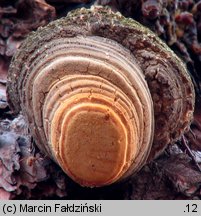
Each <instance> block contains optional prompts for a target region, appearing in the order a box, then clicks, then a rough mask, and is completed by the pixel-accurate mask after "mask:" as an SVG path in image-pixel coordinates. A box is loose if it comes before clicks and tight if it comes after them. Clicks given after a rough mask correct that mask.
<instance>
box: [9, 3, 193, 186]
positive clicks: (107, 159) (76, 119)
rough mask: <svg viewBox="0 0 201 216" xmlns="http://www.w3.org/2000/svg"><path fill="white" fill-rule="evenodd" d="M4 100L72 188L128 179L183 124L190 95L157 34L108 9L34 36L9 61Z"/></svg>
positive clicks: (79, 14)
mask: <svg viewBox="0 0 201 216" xmlns="http://www.w3.org/2000/svg"><path fill="white" fill-rule="evenodd" d="M8 81H9V83H8V89H7V92H8V98H9V102H10V106H11V108H13V110H14V111H15V112H16V113H19V112H20V111H21V110H22V112H23V114H24V115H25V117H26V119H27V121H28V124H29V128H30V131H31V134H32V136H33V138H34V140H35V142H36V144H37V145H38V147H39V148H40V149H41V150H42V151H44V152H45V153H46V154H48V155H49V156H50V157H51V158H52V159H53V160H55V162H57V163H58V164H59V165H60V166H61V168H62V169H63V170H64V171H65V172H66V173H67V174H68V175H69V176H70V177H71V178H72V179H74V180H75V181H76V182H78V183H79V184H81V185H83V186H90V187H93V186H104V185H109V184H112V183H114V182H117V181H120V180H122V179H125V178H126V177H128V176H130V175H131V174H133V173H135V172H136V171H138V170H139V169H140V168H141V167H142V166H143V165H144V164H145V163H146V162H147V161H148V160H151V159H153V158H154V157H156V156H157V155H159V154H160V152H162V151H163V149H164V148H165V147H166V146H167V144H169V143H172V142H173V141H175V140H177V139H178V138H179V137H180V136H181V134H182V133H184V131H185V130H186V129H187V128H188V126H189V124H190V121H191V119H192V113H193V109H194V89H193V85H192V82H191V80H190V77H189V75H188V73H187V71H186V68H185V66H184V64H183V63H182V61H181V60H180V59H179V58H178V57H177V56H176V55H175V54H174V53H173V52H172V51H171V50H170V49H169V48H168V47H167V46H166V45H165V44H164V43H163V42H162V41H161V40H160V39H159V38H157V37H156V35H155V34H154V33H152V32H151V31H150V30H148V29H147V28H145V27H143V26H141V25H140V24H139V23H137V22H135V21H133V20H131V19H127V18H124V17H123V16H122V15H120V14H118V13H113V12H112V11H111V10H110V9H108V8H102V7H95V8H92V9H79V10H76V11H74V12H72V13H70V14H69V15H68V16H67V17H66V18H62V19H60V20H56V21H54V22H52V23H50V24H49V25H47V26H46V27H43V28H39V29H38V30H37V31H36V32H35V33H32V34H31V35H30V36H29V37H28V38H27V39H26V40H25V42H24V43H23V44H22V45H21V47H20V49H19V50H18V52H17V54H16V55H15V57H14V58H13V60H12V63H11V66H10V69H9V78H8Z"/></svg>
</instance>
